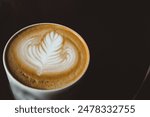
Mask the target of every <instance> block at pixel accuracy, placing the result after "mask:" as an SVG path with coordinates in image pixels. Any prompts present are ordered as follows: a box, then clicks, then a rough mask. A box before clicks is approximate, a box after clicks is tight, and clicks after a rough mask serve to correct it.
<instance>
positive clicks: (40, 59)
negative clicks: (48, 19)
mask: <svg viewBox="0 0 150 117" xmlns="http://www.w3.org/2000/svg"><path fill="white" fill-rule="evenodd" d="M6 53H7V54H6V61H7V67H8V69H9V71H10V73H11V74H12V76H13V77H14V78H15V79H16V80H18V81H19V82H21V83H23V84H24V85H26V86H29V87H33V88H37V89H59V88H64V87H67V86H69V85H71V84H73V83H74V82H76V81H77V80H79V79H80V78H81V76H82V75H83V74H84V72H85V71H86V69H87V67H88V63H89V50H88V47H87V45H86V43H85V42H84V40H83V39H82V37H81V36H80V35H79V34H77V33H76V32H75V31H73V30H72V29H70V28H67V27H65V26H62V25H58V24H49V23H41V24H36V25H31V26H29V27H27V28H24V29H23V30H21V31H19V32H18V33H16V34H15V35H14V36H13V37H12V38H11V41H10V42H9V45H8V47H7V50H6Z"/></svg>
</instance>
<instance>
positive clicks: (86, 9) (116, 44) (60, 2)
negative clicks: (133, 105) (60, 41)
mask: <svg viewBox="0 0 150 117" xmlns="http://www.w3.org/2000/svg"><path fill="white" fill-rule="evenodd" d="M98 1H99V0H89V1H88V0H0V48H1V49H0V55H1V59H2V52H3V48H4V46H5V44H6V42H7V41H8V39H9V38H10V37H11V36H12V35H13V34H14V33H15V32H16V31H18V30H19V29H21V28H23V27H25V26H27V25H30V24H33V23H39V22H50V23H59V24H62V25H66V26H68V27H70V28H72V29H74V30H75V31H77V32H78V33H79V34H80V35H81V36H82V37H83V38H84V39H85V41H86V42H87V44H88V46H89V49H90V55H91V60H90V65H89V68H88V70H87V72H86V74H85V75H84V76H83V78H82V79H81V80H80V81H79V82H78V83H77V84H75V85H73V86H72V87H71V88H70V89H69V90H67V91H65V92H64V94H62V96H60V97H59V99H133V97H134V95H135V94H136V92H137V91H138V89H139V87H140V85H141V83H142V81H143V79H144V77H145V74H146V72H147V69H148V67H149V64H150V46H149V45H150V23H149V22H150V16H148V15H147V14H148V13H147V14H146V13H145V12H144V13H143V7H141V6H142V5H141V3H125V2H124V3H118V2H117V3H115V2H106V3H104V2H98ZM144 10H145V11H148V9H146V7H144ZM0 75H1V76H0V99H13V97H12V94H11V92H10V89H9V84H8V80H7V77H6V74H5V71H4V68H3V63H2V60H1V61H0ZM149 89H150V77H149V76H148V77H147V80H146V81H145V83H144V85H143V87H142V89H141V90H140V92H139V93H138V95H137V96H136V98H134V99H150V90H149Z"/></svg>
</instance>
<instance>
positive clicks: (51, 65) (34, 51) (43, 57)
mask: <svg viewBox="0 0 150 117" xmlns="http://www.w3.org/2000/svg"><path fill="white" fill-rule="evenodd" d="M20 47H21V49H20V50H19V51H20V54H21V55H22V56H21V57H22V59H23V60H24V62H26V64H28V65H29V66H30V67H32V68H34V69H36V73H37V75H41V74H43V73H44V72H62V71H65V70H67V69H69V68H70V67H71V66H72V65H73V64H74V63H75V59H76V55H75V54H76V53H75V49H74V47H73V46H72V45H69V44H68V45H67V46H65V45H64V39H63V37H62V36H61V35H59V34H58V33H56V32H53V31H52V32H50V33H47V34H46V35H45V36H44V38H43V39H39V37H32V38H30V39H27V40H25V42H23V43H21V45H20Z"/></svg>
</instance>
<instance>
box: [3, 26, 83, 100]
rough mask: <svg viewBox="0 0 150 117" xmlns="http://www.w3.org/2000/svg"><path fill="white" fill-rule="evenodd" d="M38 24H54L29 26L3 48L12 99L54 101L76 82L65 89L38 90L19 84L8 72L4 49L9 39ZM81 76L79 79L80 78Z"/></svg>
mask: <svg viewBox="0 0 150 117" xmlns="http://www.w3.org/2000/svg"><path fill="white" fill-rule="evenodd" d="M39 24H54V23H38V24H33V25H29V26H27V27H25V28H23V29H21V30H19V31H18V32H16V33H15V34H14V35H13V36H12V37H11V38H10V39H9V40H8V42H7V44H6V46H5V48H4V51H3V65H4V68H5V71H6V75H7V77H8V81H9V84H10V87H11V90H12V93H13V95H14V98H15V99H17V100H36V99H40V100H47V99H55V97H56V96H58V95H59V94H60V93H61V92H62V91H63V90H65V89H68V88H69V87H70V86H71V85H73V84H74V83H75V82H76V81H75V82H73V83H72V84H69V85H66V87H64V88H61V89H54V90H40V89H36V88H31V87H28V86H26V85H24V84H22V83H20V82H19V81H17V80H16V79H15V78H14V77H13V76H12V74H11V72H10V71H9V70H8V68H7V63H6V54H7V53H6V49H7V47H8V45H9V42H10V41H11V39H13V37H14V36H16V35H17V34H18V33H19V32H21V31H23V30H25V29H26V28H29V27H32V26H35V25H39ZM56 25H59V24H56ZM83 74H84V73H83ZM83 74H82V75H83ZM82 75H81V76H80V77H82Z"/></svg>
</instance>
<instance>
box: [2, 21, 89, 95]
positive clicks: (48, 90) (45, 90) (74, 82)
mask: <svg viewBox="0 0 150 117" xmlns="http://www.w3.org/2000/svg"><path fill="white" fill-rule="evenodd" d="M42 24H52V25H57V26H61V27H65V28H67V29H69V31H71V32H72V33H73V34H75V35H76V36H77V37H79V39H80V41H81V42H82V43H83V44H84V46H85V49H86V51H87V53H88V60H87V65H86V67H85V69H84V71H83V72H82V74H80V75H79V76H78V78H77V79H76V80H75V81H73V82H71V83H69V84H67V85H65V86H64V87H61V88H56V89H38V88H34V87H30V86H27V85H25V84H23V83H21V82H20V81H18V80H17V79H15V78H14V76H13V75H12V74H11V72H10V71H9V69H8V67H7V64H6V50H7V47H8V45H9V43H10V41H11V40H12V39H13V37H15V36H16V35H17V34H18V33H20V32H21V31H23V30H25V29H27V28H30V27H32V26H36V25H42ZM89 63H90V52H89V48H88V46H87V43H86V42H85V40H84V39H83V38H82V37H81V36H80V35H79V34H78V33H77V32H76V31H74V30H73V29H71V28H69V27H68V26H64V25H62V24H57V23H35V24H31V25H28V26H25V27H23V28H21V29H19V30H18V31H17V32H15V33H14V34H13V35H12V36H11V37H10V38H9V39H8V41H7V43H6V45H5V47H4V50H3V66H4V68H5V71H6V74H7V75H9V76H10V77H11V79H12V80H13V81H14V82H15V83H16V84H18V85H20V86H21V87H23V88H26V89H29V90H32V91H38V92H55V91H60V90H63V89H66V88H68V87H70V86H72V85H74V84H76V82H77V81H79V80H80V79H81V78H82V76H83V75H84V74H85V72H86V71H87V69H88V66H89ZM7 77H8V76H7Z"/></svg>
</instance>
